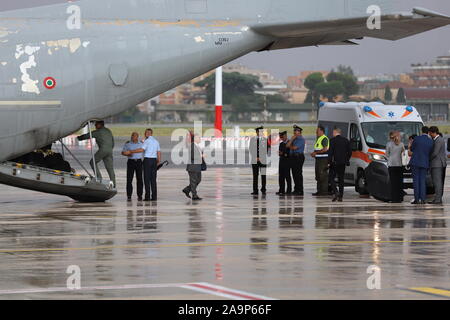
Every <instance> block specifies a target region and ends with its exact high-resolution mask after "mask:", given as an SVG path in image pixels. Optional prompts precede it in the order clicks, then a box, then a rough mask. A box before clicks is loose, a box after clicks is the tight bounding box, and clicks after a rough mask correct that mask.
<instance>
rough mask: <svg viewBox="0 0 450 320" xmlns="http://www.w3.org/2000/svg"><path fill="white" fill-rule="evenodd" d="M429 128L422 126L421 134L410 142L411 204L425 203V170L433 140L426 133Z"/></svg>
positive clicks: (428, 164) (427, 165)
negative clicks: (412, 196) (412, 188)
mask: <svg viewBox="0 0 450 320" xmlns="http://www.w3.org/2000/svg"><path fill="white" fill-rule="evenodd" d="M428 131H429V128H428V127H423V128H422V135H421V136H419V137H416V138H415V139H414V141H413V142H412V145H411V148H410V151H409V154H410V156H411V161H410V163H409V165H410V166H411V169H412V174H413V185H414V202H413V204H425V201H426V197H427V183H426V178H427V172H428V169H429V168H430V155H431V152H432V150H433V140H431V138H430V136H429V135H428Z"/></svg>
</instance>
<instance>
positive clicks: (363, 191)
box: [355, 170, 369, 196]
mask: <svg viewBox="0 0 450 320" xmlns="http://www.w3.org/2000/svg"><path fill="white" fill-rule="evenodd" d="M355 190H356V192H358V193H359V194H360V195H362V196H367V195H368V194H369V191H368V190H367V183H366V176H365V174H364V171H363V170H358V175H357V177H356V182H355Z"/></svg>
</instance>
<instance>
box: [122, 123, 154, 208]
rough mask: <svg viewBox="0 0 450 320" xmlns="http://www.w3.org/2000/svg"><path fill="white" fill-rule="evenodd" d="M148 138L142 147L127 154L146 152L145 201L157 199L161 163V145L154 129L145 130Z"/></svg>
mask: <svg viewBox="0 0 450 320" xmlns="http://www.w3.org/2000/svg"><path fill="white" fill-rule="evenodd" d="M145 136H146V137H147V139H146V140H145V141H144V143H143V145H142V148H141V149H136V150H134V151H128V152H127V154H133V153H144V185H145V198H144V201H150V200H151V201H157V200H158V192H157V183H156V178H157V171H158V165H159V164H160V163H161V147H160V145H159V142H158V140H156V139H155V138H154V137H153V130H152V129H147V130H146V131H145Z"/></svg>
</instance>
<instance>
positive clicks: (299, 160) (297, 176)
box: [289, 154, 305, 193]
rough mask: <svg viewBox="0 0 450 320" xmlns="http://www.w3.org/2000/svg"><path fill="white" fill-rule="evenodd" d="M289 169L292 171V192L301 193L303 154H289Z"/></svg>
mask: <svg viewBox="0 0 450 320" xmlns="http://www.w3.org/2000/svg"><path fill="white" fill-rule="evenodd" d="M289 162H290V164H291V165H290V167H291V171H292V178H293V179H294V184H295V186H294V192H299V193H303V165H304V164H305V155H304V154H298V155H295V154H291V156H290V158H289Z"/></svg>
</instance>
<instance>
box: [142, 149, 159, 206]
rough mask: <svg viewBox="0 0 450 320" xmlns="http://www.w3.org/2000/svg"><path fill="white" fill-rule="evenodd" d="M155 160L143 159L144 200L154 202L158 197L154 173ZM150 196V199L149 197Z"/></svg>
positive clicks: (155, 167) (155, 169)
mask: <svg viewBox="0 0 450 320" xmlns="http://www.w3.org/2000/svg"><path fill="white" fill-rule="evenodd" d="M157 162H158V161H157V159H156V158H145V159H144V184H145V199H147V200H148V199H150V198H151V199H152V200H156V199H157V197H158V192H157V186H156V176H157V174H156V172H157V165H156V164H157ZM150 194H151V197H150Z"/></svg>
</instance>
